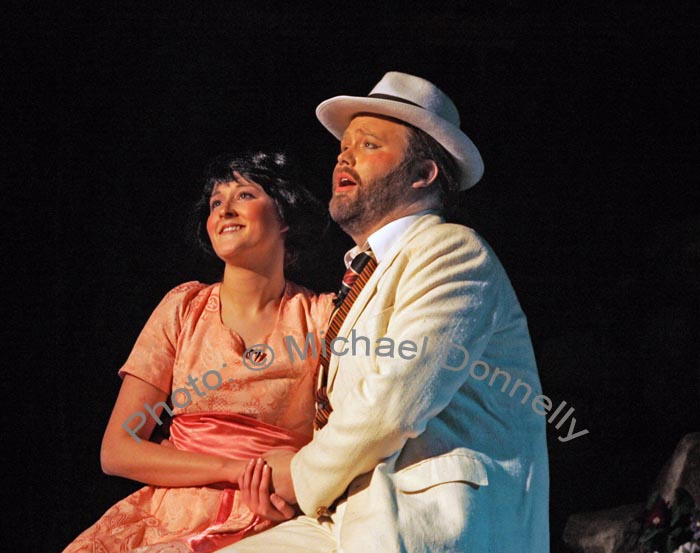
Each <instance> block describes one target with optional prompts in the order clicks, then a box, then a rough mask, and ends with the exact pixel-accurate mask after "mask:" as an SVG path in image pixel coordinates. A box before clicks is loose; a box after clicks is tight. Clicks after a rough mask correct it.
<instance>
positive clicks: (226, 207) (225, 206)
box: [219, 199, 236, 219]
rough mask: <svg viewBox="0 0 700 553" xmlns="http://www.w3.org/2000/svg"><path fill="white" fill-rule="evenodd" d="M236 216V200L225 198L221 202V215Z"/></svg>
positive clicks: (226, 216)
mask: <svg viewBox="0 0 700 553" xmlns="http://www.w3.org/2000/svg"><path fill="white" fill-rule="evenodd" d="M235 216H236V206H235V202H234V201H233V199H230V200H225V201H224V202H223V203H222V204H221V209H220V210H219V217H221V218H222V219H224V218H228V217H235Z"/></svg>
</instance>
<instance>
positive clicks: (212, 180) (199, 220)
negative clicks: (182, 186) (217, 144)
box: [193, 152, 329, 269]
mask: <svg viewBox="0 0 700 553" xmlns="http://www.w3.org/2000/svg"><path fill="white" fill-rule="evenodd" d="M234 173H239V174H240V175H242V176H243V177H245V178H246V179H248V180H251V181H253V182H255V183H256V184H258V185H260V186H261V187H262V189H263V190H265V192H266V193H267V195H268V196H270V197H271V198H272V199H273V200H274V202H275V205H276V206H277V212H278V213H279V216H280V219H281V220H282V222H283V224H284V225H285V226H288V227H289V230H287V232H286V234H285V242H284V245H285V263H284V266H285V269H288V268H293V267H294V266H295V265H296V264H297V263H298V261H299V259H300V256H302V255H303V254H306V253H308V252H309V250H311V249H313V247H314V245H315V244H318V243H319V239H320V237H321V236H322V235H323V233H324V232H325V231H326V230H327V228H328V221H329V220H328V213H327V211H326V209H324V208H323V206H322V205H321V203H320V202H319V201H318V199H317V198H316V197H315V196H314V195H313V194H311V192H309V190H308V189H307V188H305V187H304V186H303V185H302V184H301V182H302V178H301V176H300V175H299V174H298V173H297V171H296V170H295V169H294V167H293V166H292V163H291V160H290V159H289V157H288V156H287V155H286V154H284V153H279V152H276V153H267V152H248V153H244V154H224V155H221V156H218V157H216V158H214V159H213V160H212V161H211V162H210V163H209V164H208V165H207V167H206V169H205V171H204V176H203V181H204V186H203V189H202V195H201V196H200V198H199V200H198V201H197V203H196V204H195V208H194V214H193V216H194V217H193V218H194V221H193V226H194V227H195V229H194V230H195V240H196V242H197V245H198V246H199V247H200V248H201V249H202V250H203V251H204V252H205V253H207V254H209V255H210V256H214V257H216V253H215V252H214V250H213V248H212V245H211V242H210V241H209V235H208V234H207V218H208V217H209V212H210V207H209V202H210V198H211V193H212V191H213V190H214V188H215V187H216V186H217V185H219V184H223V183H227V182H233V181H235V180H236V176H235V174H234Z"/></svg>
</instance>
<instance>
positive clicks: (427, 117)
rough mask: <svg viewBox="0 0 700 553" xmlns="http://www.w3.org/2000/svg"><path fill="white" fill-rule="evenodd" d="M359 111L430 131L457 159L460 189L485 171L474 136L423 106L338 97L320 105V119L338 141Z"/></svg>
mask: <svg viewBox="0 0 700 553" xmlns="http://www.w3.org/2000/svg"><path fill="white" fill-rule="evenodd" d="M358 113H374V114H377V115H385V116H387V117H394V118H395V119H399V120H400V121H405V122H406V123H409V124H411V125H413V126H414V127H418V128H419V129H421V130H422V131H425V132H426V133H428V134H429V135H430V136H431V137H433V138H434V139H435V140H436V141H437V142H438V143H440V145H442V147H443V148H445V150H447V151H448V152H449V153H450V154H451V155H452V157H454V159H455V161H456V162H457V166H458V167H459V172H460V182H459V189H460V190H466V189H468V188H471V187H472V186H474V185H475V184H476V183H477V182H479V179H481V177H482V175H483V174H484V162H483V160H482V159H481V154H480V153H479V150H478V149H477V147H476V146H475V145H474V143H473V142H472V141H471V139H470V138H469V137H468V136H467V135H466V134H464V133H463V132H462V131H461V130H460V129H459V128H458V127H456V126H455V125H453V124H452V123H450V122H449V121H447V120H445V119H443V118H442V117H439V116H437V115H435V114H434V113H432V112H430V111H427V110H425V109H423V108H421V107H419V106H414V105H412V104H407V103H404V102H398V101H394V100H387V99H385V98H366V97H356V96H335V97H334V98H330V99H328V100H325V101H324V102H321V103H320V104H319V105H318V107H317V108H316V117H318V120H319V121H320V122H321V124H322V125H323V126H324V127H326V128H327V129H328V130H329V131H330V132H331V134H332V135H333V136H335V137H336V138H337V139H338V140H340V139H341V137H342V136H343V133H344V132H345V129H347V128H348V125H349V124H350V121H352V118H353V117H354V116H355V115H357V114H358Z"/></svg>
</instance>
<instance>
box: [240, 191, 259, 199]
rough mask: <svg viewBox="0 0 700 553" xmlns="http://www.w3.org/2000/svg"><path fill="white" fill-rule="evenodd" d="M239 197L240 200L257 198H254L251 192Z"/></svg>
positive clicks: (243, 193) (242, 193) (241, 194)
mask: <svg viewBox="0 0 700 553" xmlns="http://www.w3.org/2000/svg"><path fill="white" fill-rule="evenodd" d="M238 197H239V198H244V199H247V198H255V196H254V195H253V194H251V193H250V192H241V193H240V194H239V195H238Z"/></svg>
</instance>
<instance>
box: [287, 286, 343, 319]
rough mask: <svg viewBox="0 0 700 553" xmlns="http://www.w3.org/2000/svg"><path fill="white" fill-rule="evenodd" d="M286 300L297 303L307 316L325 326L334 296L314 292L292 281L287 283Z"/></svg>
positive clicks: (331, 309)
mask: <svg viewBox="0 0 700 553" xmlns="http://www.w3.org/2000/svg"><path fill="white" fill-rule="evenodd" d="M286 295H287V300H288V301H290V300H291V301H293V302H298V303H299V304H300V305H302V306H303V307H304V308H305V310H306V311H307V312H308V314H309V316H310V317H311V318H312V319H314V320H316V321H318V322H319V323H320V324H322V325H325V324H326V323H327V322H328V319H329V318H330V315H331V312H332V311H333V300H334V299H335V294H332V293H328V292H314V291H313V290H310V289H309V288H306V287H305V286H302V285H300V284H297V283H295V282H292V281H287V290H286Z"/></svg>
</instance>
